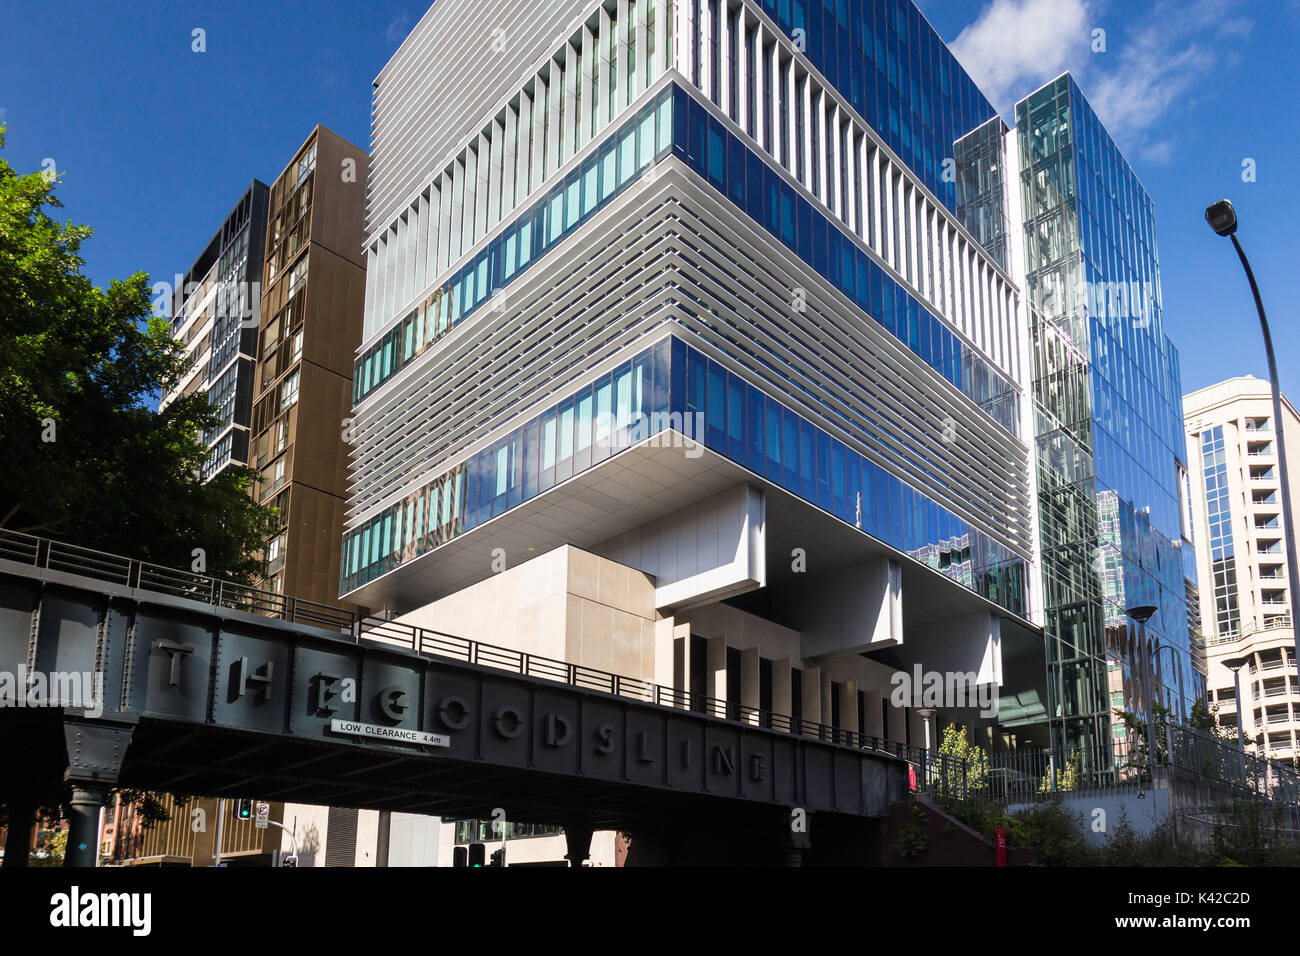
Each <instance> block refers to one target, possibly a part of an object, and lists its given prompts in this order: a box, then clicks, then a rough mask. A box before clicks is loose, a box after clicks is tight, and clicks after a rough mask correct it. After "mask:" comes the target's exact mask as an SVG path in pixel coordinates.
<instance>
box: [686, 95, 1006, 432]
mask: <svg viewBox="0 0 1300 956" xmlns="http://www.w3.org/2000/svg"><path fill="white" fill-rule="evenodd" d="M673 99H674V106H673V123H674V127H675V133H674V135H673V152H674V153H675V154H676V155H677V156H679V157H681V158H682V159H683V160H685V161H686V163H687V165H688V166H690V167H691V168H692V169H693V170H695V172H697V173H699V174H700V176H702V177H703V178H704V179H705V180H707V181H708V182H709V183H710V184H711V185H713V186H714V187H715V188H716V189H717V190H718V191H719V192H721V193H722V194H723V195H724V196H726V197H727V198H728V199H729V200H730V201H731V202H732V204H733V205H735V206H736V207H737V208H739V209H741V210H742V211H743V212H745V213H746V214H748V215H749V216H750V218H752V219H753V220H754V221H755V222H756V223H758V224H759V225H760V226H762V227H763V228H764V229H766V230H767V232H768V233H769V234H770V235H772V236H773V237H774V238H776V239H778V240H780V241H781V242H782V243H783V244H784V245H785V247H786V248H787V249H789V250H790V252H791V253H792V254H793V255H794V256H796V257H797V258H798V259H800V260H802V261H803V262H804V263H805V264H807V265H809V266H811V267H812V268H813V269H815V270H816V271H817V273H818V274H819V275H821V276H822V277H823V278H824V279H826V280H827V281H829V282H830V283H831V284H832V285H834V286H835V287H836V288H838V289H839V290H840V291H841V292H842V293H844V295H846V296H847V297H848V298H850V299H852V300H853V301H855V302H856V303H857V304H858V306H859V308H861V309H862V311H864V312H865V313H867V315H869V316H871V317H872V318H873V319H875V321H876V322H878V323H879V324H880V325H881V326H882V327H884V328H885V329H887V330H888V331H889V333H890V334H891V335H893V336H894V338H896V339H898V341H899V342H901V343H902V344H903V345H904V346H906V347H907V348H908V349H910V350H911V351H912V352H913V353H914V354H915V355H917V356H918V357H919V358H920V359H921V360H922V361H924V362H925V363H926V364H927V365H929V366H930V367H931V368H932V369H934V370H935V371H936V372H938V373H939V374H940V375H942V376H943V377H944V378H945V379H947V380H948V381H949V382H950V383H951V384H953V385H954V386H956V387H957V388H959V389H960V390H961V391H962V392H964V393H965V394H966V395H967V396H968V397H969V398H970V399H971V400H972V401H974V402H975V404H976V405H978V406H979V408H980V409H982V410H983V411H984V412H985V413H986V414H987V415H988V416H989V417H991V418H992V419H993V420H994V421H996V422H997V423H998V424H999V425H1001V426H1002V427H1003V428H1005V429H1006V430H1007V431H1008V432H1010V433H1011V434H1012V435H1018V433H1019V421H1020V407H1019V401H1020V393H1019V391H1018V390H1017V389H1016V387H1015V385H1013V384H1012V383H1011V381H1010V380H1008V379H1007V378H1006V377H1005V376H1003V375H1002V373H1001V372H999V371H998V370H997V369H996V368H994V367H993V365H992V364H990V363H989V362H987V361H985V360H984V358H983V357H981V356H980V355H979V353H978V352H977V351H976V350H975V349H973V348H971V347H970V346H969V345H967V344H966V343H965V342H963V341H962V340H961V338H960V337H959V336H958V335H957V334H956V333H954V332H953V331H952V330H951V329H949V328H948V327H947V326H946V325H945V324H944V323H943V322H942V321H941V320H940V319H939V318H938V317H937V316H935V315H934V314H933V313H932V312H931V311H930V310H929V309H928V308H927V307H926V306H925V305H924V304H923V303H922V302H921V301H920V300H919V299H917V298H916V297H915V296H913V295H912V294H911V293H909V292H908V290H907V289H906V288H904V287H903V286H902V285H900V284H899V283H898V282H897V281H896V280H895V279H894V278H893V277H892V276H891V275H890V274H889V273H888V272H887V271H886V270H885V269H884V268H883V267H882V266H880V265H879V264H878V263H877V262H876V260H875V259H874V258H872V257H871V256H870V255H869V254H868V253H867V251H866V248H865V247H864V246H863V245H861V244H860V243H859V242H858V241H856V240H855V239H854V238H853V237H852V236H851V235H850V234H849V233H848V232H846V231H844V230H843V228H842V227H841V225H840V224H839V223H838V222H836V221H835V220H833V219H831V218H830V217H828V216H826V215H824V214H823V212H822V211H821V209H820V208H819V207H818V206H817V205H815V204H814V203H812V202H810V201H808V200H807V199H806V198H805V197H804V196H803V195H802V194H801V193H800V191H799V190H798V189H797V188H795V186H794V185H793V184H792V183H791V182H790V181H789V180H788V178H787V177H786V176H785V175H784V174H783V173H782V171H780V170H779V169H777V168H776V167H774V166H772V165H771V164H770V163H769V162H768V161H767V158H766V157H765V156H763V155H762V154H761V153H759V152H756V151H754V150H752V149H750V148H749V147H748V146H747V145H746V144H745V143H744V141H743V140H741V139H740V138H739V137H737V136H735V135H733V134H732V132H731V131H730V129H729V128H728V127H727V126H726V125H725V124H724V123H723V122H722V121H721V120H719V119H717V118H716V117H715V116H712V115H711V114H710V113H709V112H708V110H706V109H705V107H704V106H703V104H701V103H700V101H699V100H697V99H696V98H695V97H694V96H693V95H691V94H690V93H688V92H687V91H686V90H683V89H681V88H680V87H674V94H673Z"/></svg>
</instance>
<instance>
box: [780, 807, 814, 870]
mask: <svg viewBox="0 0 1300 956" xmlns="http://www.w3.org/2000/svg"><path fill="white" fill-rule="evenodd" d="M810 816H811V814H808V813H806V812H805V813H803V814H801V815H800V816H799V817H798V819H797V821H796V818H795V817H794V815H793V814H792V813H790V812H787V813H786V814H784V819H783V821H782V826H784V827H785V841H784V844H785V865H786V866H799V867H801V866H803V864H804V854H805V853H806V852H807V851H808V850H810V849H812V834H811V833H810V832H809V823H810V820H809V817H810Z"/></svg>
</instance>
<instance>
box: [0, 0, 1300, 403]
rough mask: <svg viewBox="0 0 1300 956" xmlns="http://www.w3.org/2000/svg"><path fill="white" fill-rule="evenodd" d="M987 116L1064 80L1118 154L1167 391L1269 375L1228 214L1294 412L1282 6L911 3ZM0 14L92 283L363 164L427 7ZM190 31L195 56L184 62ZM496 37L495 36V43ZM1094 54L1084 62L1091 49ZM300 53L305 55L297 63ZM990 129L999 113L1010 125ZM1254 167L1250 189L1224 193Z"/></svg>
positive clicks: (1296, 199)
mask: <svg viewBox="0 0 1300 956" xmlns="http://www.w3.org/2000/svg"><path fill="white" fill-rule="evenodd" d="M920 3H921V7H922V9H923V10H924V11H925V13H926V15H927V16H928V17H929V18H930V21H931V23H933V24H934V25H935V27H936V29H938V31H939V32H940V34H941V35H942V36H943V37H944V39H945V40H947V41H948V42H949V43H951V44H953V45H954V49H955V50H956V51H957V53H958V55H959V57H960V58H961V59H962V61H963V63H965V64H966V66H967V68H968V69H970V70H971V72H972V73H973V74H974V75H975V77H976V79H977V80H978V81H979V82H980V84H981V86H982V87H983V88H984V89H985V91H986V93H988V94H989V96H990V98H991V99H993V100H994V102H995V103H997V104H998V105H999V107H1000V108H1003V109H1004V111H1006V110H1007V107H1009V105H1010V104H1011V103H1012V102H1013V101H1014V100H1015V99H1016V98H1018V97H1019V96H1021V95H1023V94H1024V93H1026V92H1028V91H1030V90H1031V89H1033V88H1035V87H1037V86H1038V85H1040V84H1041V83H1042V82H1044V81H1045V80H1047V79H1050V78H1052V77H1053V76H1056V75H1057V74H1058V73H1060V72H1061V71H1062V70H1064V69H1070V70H1072V71H1074V73H1075V74H1076V76H1077V77H1078V79H1079V82H1080V85H1081V86H1082V88H1083V90H1084V93H1085V95H1087V96H1088V97H1089V99H1090V100H1091V101H1092V102H1093V105H1094V107H1095V108H1096V109H1097V111H1098V113H1099V114H1100V115H1101V117H1102V120H1103V121H1104V122H1106V123H1107V125H1108V127H1109V128H1110V129H1111V131H1112V133H1113V135H1114V136H1115V138H1116V140H1117V141H1118V142H1119V144H1120V146H1121V147H1122V148H1123V149H1124V150H1125V151H1126V153H1127V154H1128V156H1129V159H1130V161H1131V162H1132V164H1133V166H1134V168H1135V169H1136V171H1137V173H1138V175H1139V177H1140V178H1141V179H1142V181H1143V182H1144V183H1145V185H1146V187H1147V189H1148V191H1149V192H1150V193H1151V195H1152V197H1153V199H1154V201H1155V205H1156V215H1157V228H1158V241H1159V246H1160V259H1161V271H1162V283H1163V290H1164V301H1165V320H1166V324H1167V326H1168V328H1169V330H1170V334H1171V335H1172V336H1173V338H1174V341H1175V342H1176V344H1177V345H1178V347H1179V349H1180V350H1181V352H1182V365H1183V385H1184V390H1185V391H1190V390H1191V389H1194V388H1198V387H1202V386H1205V385H1209V384H1212V383H1213V382H1215V381H1218V380H1220V379H1223V378H1226V377H1229V376H1232V375H1241V374H1247V373H1251V374H1255V375H1258V376H1260V377H1263V376H1265V375H1266V373H1267V372H1266V369H1265V367H1264V361H1263V352H1262V346H1261V343H1260V338H1259V331H1258V325H1257V322H1256V319H1255V314H1254V307H1253V304H1252V302H1251V299H1250V292H1249V289H1248V288H1247V286H1246V283H1245V280H1244V278H1243V276H1242V275H1241V269H1240V266H1239V265H1238V263H1237V261H1236V257H1235V255H1233V253H1232V249H1231V245H1230V244H1229V243H1228V242H1227V240H1221V239H1218V238H1217V237H1216V236H1214V234H1213V233H1211V232H1210V231H1209V229H1208V227H1206V226H1205V224H1204V220H1203V218H1202V216H1203V211H1204V208H1205V206H1206V205H1207V204H1208V203H1209V202H1211V201H1213V200H1215V199H1218V198H1220V197H1223V196H1226V197H1228V198H1231V199H1232V200H1233V202H1234V203H1235V204H1236V206H1237V210H1238V213H1239V215H1240V218H1241V221H1242V232H1241V239H1242V241H1243V243H1244V244H1245V245H1246V249H1247V251H1248V252H1249V253H1250V255H1251V258H1252V261H1253V264H1254V266H1255V270H1256V274H1257V276H1258V278H1259V281H1260V285H1261V287H1262V291H1263V294H1264V298H1265V304H1266V306H1268V307H1269V309H1270V318H1271V320H1272V323H1273V328H1274V339H1275V344H1276V346H1277V351H1278V361H1279V365H1280V366H1281V370H1282V381H1283V388H1284V390H1286V391H1287V392H1288V393H1289V394H1290V395H1291V397H1292V398H1293V399H1296V400H1300V329H1297V327H1296V321H1295V319H1296V316H1295V313H1296V309H1295V303H1296V302H1297V301H1300V268H1297V267H1296V266H1295V264H1294V263H1295V262H1296V260H1297V258H1300V239H1298V238H1297V230H1296V229H1295V226H1294V218H1295V217H1296V215H1297V213H1300V176H1297V165H1296V160H1295V157H1296V156H1297V154H1298V153H1300V117H1298V116H1297V112H1296V110H1295V109H1294V104H1295V102H1296V100H1297V92H1300V91H1298V90H1297V82H1298V81H1297V79H1296V73H1295V70H1294V59H1295V51H1296V50H1297V49H1298V48H1300V43H1298V42H1297V41H1298V40H1300V0H1268V2H1266V3H1259V2H1251V0H992V2H983V3H980V2H974V0H920ZM29 7H30V9H29V10H28V11H26V12H20V11H18V10H17V9H16V5H12V4H11V5H10V6H9V8H8V16H6V20H7V23H6V33H7V36H6V42H5V56H4V57H3V58H0V120H3V121H4V122H6V123H7V124H8V127H9V133H8V136H9V143H8V146H7V148H6V150H5V157H6V159H7V160H8V161H9V162H10V163H11V164H12V165H14V166H16V167H17V168H18V169H19V170H23V171H27V170H34V169H39V168H41V166H42V164H43V163H44V162H45V161H46V160H47V159H52V160H53V161H54V165H55V166H56V168H57V169H59V170H60V171H61V172H62V173H63V179H62V184H61V185H60V187H59V190H58V194H59V196H60V197H61V198H62V200H63V203H64V210H63V212H62V214H61V215H62V216H64V217H66V218H68V219H71V220H72V221H74V222H80V223H86V224H88V225H90V226H92V227H94V229H95V236H94V237H93V238H92V239H91V240H89V241H88V242H87V244H86V246H85V248H84V254H85V257H86V260H87V271H88V273H89V274H90V276H91V277H92V279H93V280H94V281H95V282H96V283H98V284H101V285H102V284H107V282H108V281H109V280H110V279H113V278H119V277H124V276H126V275H128V274H130V273H131V272H134V271H136V270H144V271H146V272H148V273H150V275H151V277H152V278H153V279H154V280H155V281H156V280H169V279H170V278H171V276H172V275H173V273H175V272H178V271H184V270H185V269H186V268H187V267H188V266H189V264H190V262H191V261H192V260H193V259H194V257H195V256H196V255H197V254H198V253H199V252H200V251H201V249H202V247H203V245H204V244H205V243H206V241H207V240H208V238H210V236H211V235H212V233H213V232H214V231H215V229H216V228H217V226H218V225H219V224H220V222H221V219H222V217H223V216H224V215H225V213H226V212H227V211H228V210H229V208H230V206H231V205H232V204H233V203H234V201H235V200H236V199H237V198H238V196H239V195H240V194H241V192H242V190H243V189H244V188H245V187H246V186H247V184H248V182H249V181H250V180H251V179H252V178H254V177H257V178H259V179H261V180H263V181H264V182H268V183H269V182H271V181H272V180H273V179H274V178H275V176H276V175H277V174H278V173H279V172H280V170H281V169H282V168H283V166H284V164H285V162H286V161H287V160H288V159H289V158H290V157H291V156H292V155H293V152H294V151H295V150H296V148H297V147H298V145H299V144H300V143H301V142H302V140H303V139H304V138H305V137H306V135H307V133H308V132H309V131H310V129H311V127H312V126H313V125H314V124H315V123H318V122H319V123H323V124H324V125H326V126H329V127H330V128H332V129H333V130H335V131H336V132H337V133H339V134H340V135H342V136H344V137H346V138H347V139H350V140H352V141H353V142H354V143H357V144H358V145H361V146H363V147H364V146H365V145H366V144H367V142H368V135H369V118H370V82H371V80H372V79H374V76H375V74H376V73H378V71H379V69H380V68H381V67H382V66H383V64H384V63H385V62H386V61H387V59H388V57H389V56H390V55H391V54H392V52H393V51H394V50H395V49H396V48H397V45H398V43H399V42H400V41H401V39H402V38H403V37H404V36H405V35H406V33H407V32H408V31H409V30H410V28H411V26H413V25H414V23H415V22H416V21H417V20H418V19H419V17H420V16H421V15H423V13H424V10H425V9H427V7H426V5H425V4H423V3H409V2H401V0H366V2H364V3H356V2H346V3H344V2H336V0H316V2H307V0H291V2H249V0H223V2H220V3H214V2H208V3H189V2H181V0H174V2H169V3H162V2H154V0H141V2H133V3H131V4H109V3H106V2H103V0H99V2H85V0H69V2H65V3H62V4H59V5H57V6H47V5H41V7H40V8H39V10H38V9H37V8H36V7H35V5H29ZM196 28H201V29H203V30H204V31H205V40H206V52H203V53H196V52H193V50H192V49H191V47H192V43H193V40H192V31H193V30H194V29H196ZM507 28H508V26H507ZM1097 30H1104V31H1105V33H1104V40H1105V50H1104V52H1094V51H1093V49H1092V46H1093V45H1094V40H1095V37H1096V36H1098V35H1097V34H1096V33H1095V31H1097ZM306 51H321V53H322V55H321V56H319V57H313V59H314V62H309V61H308V57H307V56H306ZM1008 115H1009V111H1008ZM1246 160H1253V161H1254V169H1255V181H1254V182H1243V178H1242V173H1243V166H1242V164H1243V162H1245V161H1246Z"/></svg>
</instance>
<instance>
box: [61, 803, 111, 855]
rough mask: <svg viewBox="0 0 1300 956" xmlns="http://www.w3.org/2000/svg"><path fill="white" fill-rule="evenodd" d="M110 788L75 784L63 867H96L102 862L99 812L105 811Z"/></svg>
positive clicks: (69, 813)
mask: <svg viewBox="0 0 1300 956" xmlns="http://www.w3.org/2000/svg"><path fill="white" fill-rule="evenodd" d="M107 796H108V787H107V786H106V785H99V784H85V785H82V784H73V786H72V803H71V805H70V806H69V808H68V820H69V822H68V849H67V852H66V853H65V854H64V857H63V865H64V866H81V867H89V866H95V865H96V863H97V862H98V860H99V811H100V810H102V809H103V808H104V799H105V798H106V797H107Z"/></svg>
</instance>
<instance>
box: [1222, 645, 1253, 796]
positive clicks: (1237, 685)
mask: <svg viewBox="0 0 1300 956" xmlns="http://www.w3.org/2000/svg"><path fill="white" fill-rule="evenodd" d="M1247 660H1248V658H1245V657H1227V658H1224V660H1223V666H1224V667H1226V668H1227V669H1228V670H1230V671H1232V686H1233V693H1234V694H1236V696H1237V746H1238V747H1239V748H1240V749H1241V785H1242V786H1243V787H1245V785H1246V731H1245V730H1243V729H1242V725H1241V722H1242V721H1243V720H1244V719H1245V717H1246V706H1245V702H1244V701H1243V700H1242V699H1241V669H1242V668H1243V667H1245V666H1246V661H1247Z"/></svg>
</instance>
